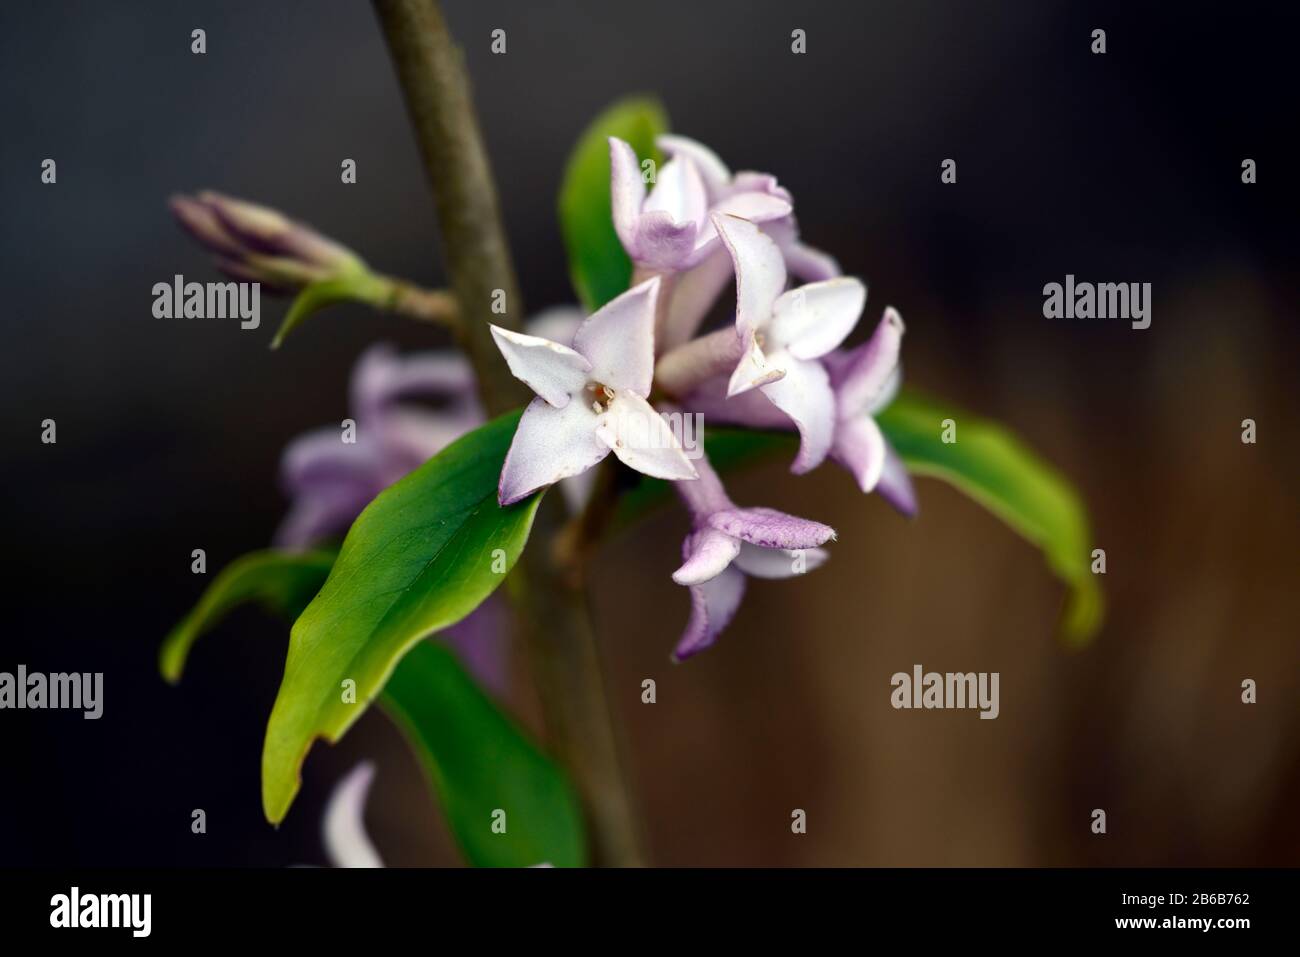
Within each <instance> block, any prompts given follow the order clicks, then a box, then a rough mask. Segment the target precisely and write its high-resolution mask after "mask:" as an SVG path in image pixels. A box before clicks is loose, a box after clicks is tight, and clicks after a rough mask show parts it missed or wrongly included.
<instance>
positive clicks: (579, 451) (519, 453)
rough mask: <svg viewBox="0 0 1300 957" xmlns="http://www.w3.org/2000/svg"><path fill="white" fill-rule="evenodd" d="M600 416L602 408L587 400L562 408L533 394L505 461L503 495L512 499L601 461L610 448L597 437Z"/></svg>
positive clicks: (505, 501)
mask: <svg viewBox="0 0 1300 957" xmlns="http://www.w3.org/2000/svg"><path fill="white" fill-rule="evenodd" d="M596 422H597V416H596V413H595V412H594V411H593V410H592V408H591V406H589V405H587V404H586V403H585V402H584V401H582V400H579V401H576V402H570V403H568V405H567V406H565V407H564V408H563V409H557V408H555V406H553V405H550V404H549V403H547V402H546V400H545V399H541V398H537V399H533V401H532V402H530V403H528V408H526V409H524V414H523V416H522V417H521V418H520V419H519V427H518V428H517V429H516V430H515V437H514V439H513V441H511V443H510V451H509V452H507V453H506V461H505V464H504V465H503V466H502V467H501V482H500V484H499V485H498V487H497V501H499V502H500V503H501V504H502V505H512V504H514V503H515V502H518V501H519V500H520V499H524V498H527V497H528V496H529V495H531V494H532V493H533V492H536V491H537V490H538V489H539V488H542V487H544V486H546V485H552V484H554V483H555V482H558V481H559V480H560V479H562V478H568V477H569V476H570V475H577V474H578V473H579V472H585V471H586V470H587V469H589V468H591V467H592V466H593V465H595V464H596V463H597V462H599V461H601V460H602V459H603V458H604V457H605V456H606V455H608V454H609V448H608V447H607V446H606V445H605V444H604V443H603V442H601V441H600V440H599V439H597V438H596Z"/></svg>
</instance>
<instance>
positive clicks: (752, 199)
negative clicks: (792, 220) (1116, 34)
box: [710, 190, 794, 223]
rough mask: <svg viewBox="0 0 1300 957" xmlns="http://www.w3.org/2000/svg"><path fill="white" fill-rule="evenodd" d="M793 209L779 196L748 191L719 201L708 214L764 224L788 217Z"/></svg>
mask: <svg viewBox="0 0 1300 957" xmlns="http://www.w3.org/2000/svg"><path fill="white" fill-rule="evenodd" d="M793 208H794V207H792V206H791V205H790V202H789V200H787V199H784V198H782V197H780V196H774V195H772V194H771V193H760V192H756V191H753V190H750V191H747V192H744V193H734V194H732V195H731V196H728V197H727V198H726V199H723V200H720V201H719V202H717V203H715V204H714V206H713V208H712V209H711V210H710V212H712V213H725V214H726V215H728V216H739V217H740V218H741V219H747V220H749V221H750V222H751V223H766V222H771V221H772V220H774V219H780V218H782V217H783V216H789V215H790V211H791V210H792V209H793Z"/></svg>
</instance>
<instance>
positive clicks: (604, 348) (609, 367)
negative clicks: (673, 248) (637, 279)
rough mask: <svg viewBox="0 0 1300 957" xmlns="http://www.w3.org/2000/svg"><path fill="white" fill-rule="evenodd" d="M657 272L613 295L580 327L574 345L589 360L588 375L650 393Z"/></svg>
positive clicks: (613, 385) (602, 382) (615, 385)
mask: <svg viewBox="0 0 1300 957" xmlns="http://www.w3.org/2000/svg"><path fill="white" fill-rule="evenodd" d="M659 285H660V280H659V277H658V276H655V277H654V278H652V279H648V280H646V281H645V282H643V283H641V285H639V286H634V287H633V288H631V289H629V290H628V291H627V292H625V293H622V294H621V295H619V296H617V297H616V298H614V299H611V300H610V301H609V302H607V303H606V304H605V305H603V306H601V307H600V308H599V309H597V310H596V311H595V312H594V313H592V315H591V316H590V317H589V318H588V319H587V321H586V322H584V323H583V324H582V325H581V326H579V327H578V331H577V333H575V334H574V337H573V348H574V349H575V350H577V352H579V353H581V354H582V356H583V357H584V358H585V359H586V360H587V362H588V363H589V374H588V375H587V377H586V378H587V379H588V380H590V381H593V382H599V383H601V384H602V385H607V386H609V387H610V388H611V389H627V390H628V391H630V392H635V393H636V394H637V395H639V396H642V397H644V396H647V395H649V394H650V383H651V381H652V380H653V378H654V367H655V306H656V303H657V300H658V296H659Z"/></svg>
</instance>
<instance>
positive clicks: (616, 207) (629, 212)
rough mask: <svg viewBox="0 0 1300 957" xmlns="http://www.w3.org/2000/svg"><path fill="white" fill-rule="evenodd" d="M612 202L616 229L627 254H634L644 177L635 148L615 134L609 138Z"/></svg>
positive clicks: (643, 195) (610, 200)
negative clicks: (642, 176)
mask: <svg viewBox="0 0 1300 957" xmlns="http://www.w3.org/2000/svg"><path fill="white" fill-rule="evenodd" d="M609 202H610V207H611V210H612V212H613V214H614V231H615V232H616V233H618V238H619V241H621V242H622V243H623V248H624V249H625V250H627V253H628V255H629V256H633V250H634V249H635V248H636V238H637V223H638V222H639V221H640V219H641V205H642V204H643V203H644V202H645V180H643V179H642V178H641V166H640V164H639V163H638V162H637V158H636V151H635V150H634V149H632V146H631V144H630V143H625V142H624V141H623V140H620V139H619V138H618V137H616V136H611V137H610V138H609ZM634 258H635V257H634Z"/></svg>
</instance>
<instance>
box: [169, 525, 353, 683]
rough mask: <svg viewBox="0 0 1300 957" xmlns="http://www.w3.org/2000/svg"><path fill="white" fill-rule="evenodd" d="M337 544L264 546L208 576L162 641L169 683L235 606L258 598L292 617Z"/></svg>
mask: <svg viewBox="0 0 1300 957" xmlns="http://www.w3.org/2000/svg"><path fill="white" fill-rule="evenodd" d="M336 554H338V552H337V550H336V549H332V548H331V549H317V550H314V551H310V552H303V553H301V554H295V553H292V552H280V551H274V550H269V549H268V550H267V551H261V552H252V553H250V554H248V555H245V556H243V557H242V558H239V559H236V560H235V561H234V562H232V563H231V564H229V565H227V566H226V567H225V568H223V569H222V570H221V573H220V574H219V575H217V577H216V578H214V579H213V580H212V584H210V585H209V586H208V587H207V589H206V590H204V592H203V596H202V597H201V598H200V599H199V602H198V604H197V605H195V606H194V609H193V610H192V611H191V612H190V613H189V614H188V615H186V616H185V618H184V619H183V620H182V621H181V623H180V624H179V625H177V626H176V627H175V628H173V629H172V631H171V633H170V634H169V635H168V636H167V637H166V638H165V639H164V640H163V644H162V650H161V651H160V652H159V655H158V667H159V669H160V670H161V671H162V674H163V677H164V678H166V679H167V680H168V681H170V682H171V683H172V684H175V683H176V682H178V681H180V679H181V672H182V671H183V670H184V669H185V660H186V658H187V657H188V656H189V653H190V648H191V647H192V646H193V645H194V642H195V641H197V640H198V638H199V636H200V635H202V634H204V633H206V632H208V631H210V630H211V629H212V628H213V627H215V626H216V624H217V623H218V622H220V621H221V619H223V618H224V617H225V616H226V615H227V614H229V613H230V612H231V611H232V610H233V609H234V608H236V607H237V606H239V605H242V604H244V603H245V602H256V603H258V604H259V605H261V606H262V607H264V608H266V609H267V610H268V611H270V612H272V613H273V614H276V615H279V616H280V617H282V618H285V619H288V620H289V621H292V620H293V619H294V618H297V617H298V615H300V614H302V610H303V609H304V608H306V607H307V604H308V603H309V602H310V601H311V600H312V598H314V597H315V595H316V593H317V592H318V591H320V587H321V585H323V584H324V583H325V578H326V576H328V575H329V572H330V567H331V566H332V565H333V564H334V556H335V555H336Z"/></svg>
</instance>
